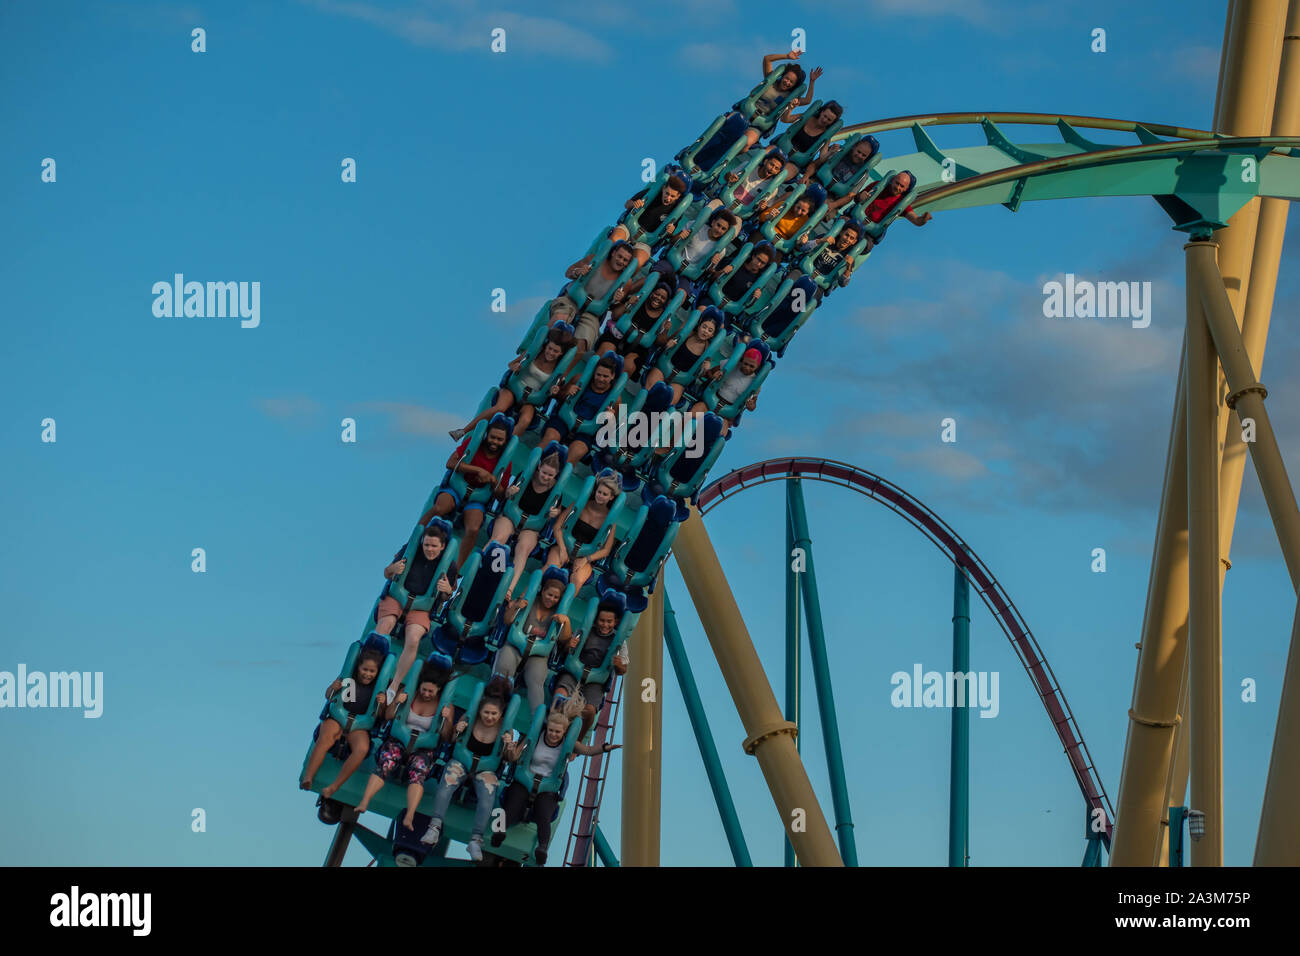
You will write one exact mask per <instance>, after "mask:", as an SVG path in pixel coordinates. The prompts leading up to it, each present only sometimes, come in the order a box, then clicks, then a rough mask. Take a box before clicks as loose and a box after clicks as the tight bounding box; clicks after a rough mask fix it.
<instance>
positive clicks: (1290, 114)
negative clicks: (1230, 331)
mask: <svg viewBox="0 0 1300 956" xmlns="http://www.w3.org/2000/svg"><path fill="white" fill-rule="evenodd" d="M1286 18H1287V19H1286V28H1285V39H1284V40H1283V44H1282V50H1281V53H1280V57H1279V60H1280V66H1279V69H1278V73H1277V83H1276V89H1275V95H1274V103H1273V120H1272V125H1271V127H1270V128H1269V130H1268V133H1269V135H1272V136H1297V135H1300V0H1291V2H1290V6H1289V8H1288V10H1287V13H1286ZM1227 40H1228V37H1227V35H1226V34H1225V36H1224V49H1225V54H1224V56H1225V59H1226V55H1227V54H1226V50H1227ZM1220 76H1221V77H1222V74H1220ZM1218 102H1222V97H1220V100H1219V101H1218ZM1219 115H1220V114H1219V112H1218V111H1217V109H1216V113H1215V128H1216V129H1217V128H1219V123H1218V120H1219ZM1256 204H1258V206H1259V212H1258V225H1257V227H1256V229H1255V240H1254V254H1253V256H1252V257H1251V259H1250V260H1249V262H1250V274H1249V277H1248V282H1247V284H1246V286H1245V288H1246V289H1247V290H1249V295H1248V296H1245V298H1244V308H1245V312H1244V314H1243V313H1242V312H1241V311H1239V310H1240V309H1241V308H1242V297H1241V296H1239V295H1235V291H1236V290H1235V287H1234V283H1231V282H1225V283H1224V288H1225V291H1227V292H1228V296H1229V301H1231V302H1233V308H1234V310H1238V311H1236V313H1235V314H1237V315H1239V316H1241V321H1240V322H1239V323H1237V324H1238V325H1240V326H1241V334H1242V338H1243V339H1244V341H1245V343H1246V353H1247V355H1249V356H1250V359H1251V364H1252V365H1253V366H1254V369H1255V373H1256V376H1257V377H1258V375H1260V374H1262V372H1263V363H1264V347H1265V345H1266V343H1267V340H1268V327H1269V319H1270V317H1271V314H1272V311H1273V294H1274V291H1275V290H1276V288H1277V271H1278V264H1279V262H1280V261H1281V257H1282V237H1283V234H1284V233H1285V231H1286V219H1287V210H1288V209H1289V208H1290V205H1291V204H1290V203H1289V202H1287V201H1285V200H1281V199H1259V200H1256V201H1255V202H1252V203H1251V204H1250V205H1248V206H1247V207H1246V209H1251V208H1253V207H1254V206H1255V205H1256ZM1243 211H1244V210H1243ZM1239 215H1240V214H1239ZM1236 222H1237V219H1236V218H1234V219H1233V225H1234V226H1235V224H1236ZM1215 238H1216V239H1217V240H1218V241H1220V242H1221V243H1223V242H1225V241H1226V242H1229V243H1233V242H1236V241H1237V238H1236V233H1235V232H1234V229H1233V228H1232V227H1230V228H1229V229H1225V230H1220V231H1219V233H1218V235H1217V236H1216V237H1215ZM1222 261H1223V253H1222V247H1221V248H1220V264H1221V265H1222ZM1221 381H1222V380H1221ZM1219 424H1220V431H1221V433H1222V434H1221V438H1222V439H1223V440H1222V443H1221V447H1222V449H1223V451H1222V456H1223V463H1222V464H1221V465H1220V470H1219V550H1220V552H1221V553H1222V555H1223V562H1222V567H1221V568H1220V569H1219V591H1220V593H1222V591H1223V579H1224V578H1225V576H1226V575H1227V573H1228V569H1229V568H1230V567H1232V563H1231V561H1230V560H1229V559H1230V556H1231V554H1232V536H1233V530H1234V527H1235V525H1236V520H1237V502H1238V499H1239V498H1240V494H1241V479H1242V475H1243V473H1244V472H1245V468H1246V454H1247V453H1246V446H1245V444H1244V443H1243V442H1242V440H1241V430H1240V428H1234V427H1231V426H1233V425H1235V424H1236V419H1235V418H1234V416H1232V415H1231V414H1225V415H1224V416H1223V420H1222V421H1221V422H1220V423H1219ZM1182 699H1183V700H1184V701H1186V699H1187V675H1186V672H1184V674H1183V689H1182ZM1182 712H1183V711H1180V713H1182ZM1185 727H1186V723H1184V724H1182V725H1181V726H1180V727H1179V728H1178V730H1176V731H1175V735H1174V736H1175V761H1174V771H1173V774H1172V778H1171V786H1170V787H1169V789H1168V792H1167V796H1166V799H1165V800H1164V803H1165V804H1166V805H1177V804H1181V803H1183V802H1184V801H1185V795H1186V793H1187V775H1188V764H1189V762H1190V760H1189V756H1188V738H1187V736H1186V734H1184V733H1183V732H1182V731H1183V729H1184V728H1185ZM1160 856H1161V860H1162V861H1163V860H1165V859H1167V856H1168V854H1167V852H1166V851H1165V849H1163V848H1162V850H1161V854H1160Z"/></svg>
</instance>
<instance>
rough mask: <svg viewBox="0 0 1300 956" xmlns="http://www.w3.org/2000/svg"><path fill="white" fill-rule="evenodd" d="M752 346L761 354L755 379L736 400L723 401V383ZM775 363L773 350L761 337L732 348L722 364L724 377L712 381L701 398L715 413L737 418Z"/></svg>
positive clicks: (726, 417)
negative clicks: (720, 392) (721, 395)
mask: <svg viewBox="0 0 1300 956" xmlns="http://www.w3.org/2000/svg"><path fill="white" fill-rule="evenodd" d="M751 348H752V349H754V350H755V351H757V352H758V356H759V364H758V369H757V371H756V372H755V373H754V380H753V381H752V382H750V383H749V384H748V385H747V386H745V390H744V391H743V392H741V393H740V395H739V397H737V398H736V399H735V401H732V402H725V401H723V400H722V399H721V398H720V397H719V395H718V392H719V391H720V390H721V388H722V383H723V382H724V381H726V377H727V375H728V374H729V373H730V372H732V371H733V370H734V369H736V368H737V367H738V366H739V365H740V363H741V360H742V359H743V358H744V356H745V352H747V351H748V350H749V349H751ZM774 364H775V363H774V362H773V360H772V350H771V349H770V348H768V346H767V344H766V343H765V342H763V341H762V340H761V339H759V340H754V341H750V342H748V343H746V344H745V345H742V346H739V347H737V348H735V349H734V350H732V353H731V357H730V358H729V359H727V361H726V363H725V364H724V365H723V366H722V377H721V378H719V379H718V380H717V381H715V382H712V383H711V384H710V385H709V387H708V388H706V389H705V390H704V394H703V395H702V396H701V397H700V400H701V401H702V402H704V404H705V405H707V406H709V410H710V411H712V412H713V413H714V414H715V415H720V416H721V417H722V418H724V419H729V418H735V417H736V416H737V415H739V414H740V412H741V410H742V409H744V407H745V402H747V401H748V400H749V398H750V396H751V395H756V394H758V390H759V389H760V388H762V387H763V382H764V381H765V380H766V379H767V376H768V373H769V372H771V371H772V368H773V366H774Z"/></svg>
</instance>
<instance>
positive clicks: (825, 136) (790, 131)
mask: <svg viewBox="0 0 1300 956" xmlns="http://www.w3.org/2000/svg"><path fill="white" fill-rule="evenodd" d="M822 105H823V103H822V101H821V100H813V101H812V103H811V104H809V106H808V108H807V109H806V110H804V111H803V113H802V114H801V115H800V117H799V119H798V121H797V122H794V123H791V124H790V125H789V126H788V127H787V128H786V130H785V132H784V133H782V134H781V135H780V136H778V137H777V139H776V145H777V146H778V147H780V148H781V149H782V150H784V151H785V153H786V154H787V155H788V156H789V157H790V162H792V163H794V164H795V165H796V166H798V167H799V168H800V169H803V168H804V167H805V166H807V165H808V164H809V163H810V162H812V161H813V160H814V159H816V158H817V154H818V152H820V151H821V148H822V147H823V146H825V145H826V144H827V143H829V142H830V141H831V139H832V138H833V137H834V136H835V134H836V133H838V132H839V131H840V127H841V126H843V125H844V117H843V116H842V115H841V116H840V118H839V119H837V120H836V121H835V122H833V123H831V125H830V126H828V127H826V131H825V132H823V133H822V134H821V135H820V136H818V137H817V138H816V139H815V140H813V143H812V145H811V146H809V147H808V148H807V149H806V150H803V151H802V152H799V151H797V150H795V149H794V148H793V146H792V143H793V141H794V134H795V133H797V132H798V131H799V130H801V129H803V127H804V124H805V123H807V122H808V121H809V120H811V119H812V118H813V117H815V116H816V115H817V113H818V111H819V110H821V108H822Z"/></svg>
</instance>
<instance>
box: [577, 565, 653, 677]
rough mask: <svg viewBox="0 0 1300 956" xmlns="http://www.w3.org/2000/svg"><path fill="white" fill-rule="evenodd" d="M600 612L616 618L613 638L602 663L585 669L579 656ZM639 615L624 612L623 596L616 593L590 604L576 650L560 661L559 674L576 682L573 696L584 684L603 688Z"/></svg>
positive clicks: (625, 610)
mask: <svg viewBox="0 0 1300 956" xmlns="http://www.w3.org/2000/svg"><path fill="white" fill-rule="evenodd" d="M602 610H613V611H614V613H615V615H617V617H618V618H619V620H618V623H617V624H616V625H615V629H614V635H613V638H612V639H611V640H610V642H609V647H608V648H607V649H606V651H605V654H604V655H603V659H602V661H601V663H600V664H598V665H594V666H593V665H587V664H583V663H582V653H583V651H584V650H585V649H586V647H587V641H588V640H589V639H590V637H591V634H592V628H593V626H594V625H595V623H596V615H597V614H598V613H599V612H600V611H602ZM639 616H640V615H639V614H638V613H637V612H634V611H632V610H629V609H628V606H627V595H626V594H623V593H622V592H620V591H617V590H613V589H610V590H607V591H606V592H605V593H604V594H603V595H602V596H601V598H600V600H599V601H591V602H590V604H589V606H588V608H587V614H586V617H585V619H584V620H583V624H582V638H581V640H580V641H579V642H578V646H577V648H575V649H574V650H573V651H571V652H570V653H569V654H568V655H567V656H566V657H565V659H564V663H563V665H562V670H563V671H564V672H565V673H568V674H570V675H571V676H572V677H573V678H574V680H575V681H576V682H577V689H576V690H575V691H574V692H575V693H581V692H582V687H583V685H585V684H607V683H608V682H609V679H610V677H611V675H612V674H613V666H614V658H615V656H616V655H617V654H618V649H619V648H620V647H622V646H623V644H624V642H626V641H627V639H628V635H630V634H631V633H632V628H633V627H635V626H636V621H637V618H638V617H639Z"/></svg>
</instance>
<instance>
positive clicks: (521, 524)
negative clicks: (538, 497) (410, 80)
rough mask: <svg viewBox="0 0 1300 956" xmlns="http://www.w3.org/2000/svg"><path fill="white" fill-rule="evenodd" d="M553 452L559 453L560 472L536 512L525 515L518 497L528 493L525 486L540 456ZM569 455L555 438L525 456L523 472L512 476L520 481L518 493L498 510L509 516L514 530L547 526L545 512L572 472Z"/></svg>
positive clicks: (530, 529) (557, 498)
mask: <svg viewBox="0 0 1300 956" xmlns="http://www.w3.org/2000/svg"><path fill="white" fill-rule="evenodd" d="M552 454H555V455H558V456H559V458H560V471H559V473H558V474H557V475H556V478H555V484H554V485H553V486H552V487H551V490H550V493H549V494H547V496H546V498H545V500H544V501H543V502H542V505H541V507H540V508H539V509H538V510H537V513H536V514H532V515H525V514H524V513H523V512H522V511H520V510H519V499H520V497H521V496H523V495H524V494H527V493H528V489H529V487H530V486H531V485H532V481H533V477H534V475H535V474H536V472H537V468H538V466H539V465H540V464H541V462H542V459H543V458H546V457H548V456H550V455H552ZM568 454H569V449H568V447H567V446H566V445H561V444H560V443H559V442H557V441H553V442H548V443H547V444H546V445H538V446H537V447H536V448H534V449H533V450H532V452H531V453H530V454H529V455H528V461H527V462H526V463H525V464H524V468H523V471H522V472H520V473H519V476H518V477H517V478H513V479H512V481H514V482H517V483H518V484H519V486H520V489H519V491H518V493H516V494H515V495H513V496H511V497H510V498H508V499H507V500H506V503H505V504H504V505H503V506H502V508H501V513H502V514H503V515H504V516H505V517H507V518H509V519H510V522H511V523H512V524H513V525H514V526H515V531H516V532H519V531H540V530H541V529H542V528H544V527H545V526H546V522H547V521H549V520H550V519H549V518H547V516H546V515H547V512H548V511H550V510H551V506H552V505H553V504H555V503H556V502H557V501H558V500H559V497H560V492H561V491H562V490H563V489H564V486H565V485H566V484H568V481H569V478H570V476H572V474H573V466H572V465H570V464H567V463H566V462H565V459H566V458H567V457H568Z"/></svg>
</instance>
